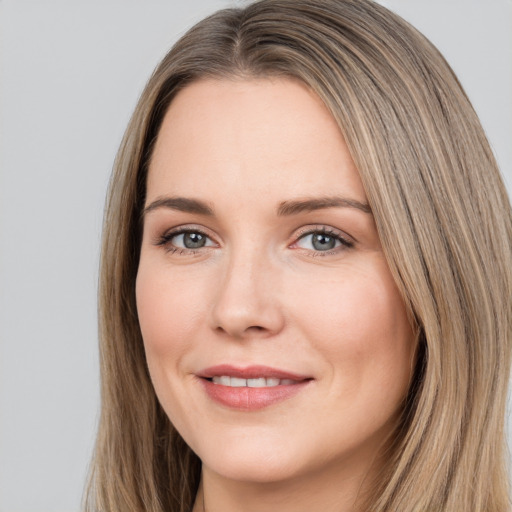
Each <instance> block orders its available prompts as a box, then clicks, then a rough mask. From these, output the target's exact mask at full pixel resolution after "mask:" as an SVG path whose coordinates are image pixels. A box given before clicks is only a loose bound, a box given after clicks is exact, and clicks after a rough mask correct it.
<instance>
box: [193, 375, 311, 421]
mask: <svg viewBox="0 0 512 512" xmlns="http://www.w3.org/2000/svg"><path fill="white" fill-rule="evenodd" d="M197 376H198V377H199V381H200V382H201V384H202V387H203V390H204V391H205V393H206V396H207V397H208V398H209V399H210V400H211V401H212V402H214V403H216V404H217V405H221V406H224V407H227V408H229V409H233V410H238V411H243V412H249V411H257V410H259V409H263V408H266V407H269V406H271V405H274V404H278V403H280V402H284V401H286V400H288V399H290V398H292V397H294V396H296V395H297V394H299V393H300V392H301V391H302V390H305V389H306V388H307V387H308V385H309V384H310V383H311V382H312V381H314V379H313V378H312V377H309V376H304V375H298V374H295V373H290V372H288V371H284V370H279V369H275V368H270V367H267V366H250V367H245V368H241V367H237V366H231V365H219V366H213V367H210V368H207V369H205V370H203V371H202V372H200V373H199V374H198V375H197Z"/></svg>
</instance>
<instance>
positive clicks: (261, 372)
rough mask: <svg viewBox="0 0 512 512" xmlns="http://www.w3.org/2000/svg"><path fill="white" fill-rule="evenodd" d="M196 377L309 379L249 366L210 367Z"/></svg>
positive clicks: (282, 371) (287, 372)
mask: <svg viewBox="0 0 512 512" xmlns="http://www.w3.org/2000/svg"><path fill="white" fill-rule="evenodd" d="M197 375H198V377H202V378H204V379H211V378H212V377H220V376H223V375H228V376H230V377H238V378H239V379H257V378H261V377H264V378H266V379H290V380H295V381H298V382H300V381H303V380H309V379H311V377H310V376H307V375H300V374H297V373H292V372H289V371H286V370H280V369H278V368H271V367H269V366H262V365H251V366H245V367H241V366H233V365H230V364H219V365H216V366H210V367H209V368H205V369H204V370H201V371H200V372H199V373H198V374H197Z"/></svg>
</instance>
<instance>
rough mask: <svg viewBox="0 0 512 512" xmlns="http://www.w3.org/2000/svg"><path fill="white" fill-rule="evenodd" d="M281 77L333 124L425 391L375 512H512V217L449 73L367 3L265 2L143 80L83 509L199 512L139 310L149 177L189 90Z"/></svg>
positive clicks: (107, 241) (404, 425) (419, 393)
mask: <svg viewBox="0 0 512 512" xmlns="http://www.w3.org/2000/svg"><path fill="white" fill-rule="evenodd" d="M270 76H283V77H292V78H294V79H298V80H300V81H302V82H303V83H305V84H306V85H307V86H309V87H310V88H311V89H312V90H313V91H315V92H316V93H317V94H318V96H319V97H320V98H321V99H322V100H323V101H324V103H325V104H326V105H327V107H328V108H329V109H330V112H331V113H332V115H333V117H334V118H335V119H336V121H337V122H338V124H339V127H340V129H341V131H342V133H343V135H344V137H345V141H346V143H347V145H348V147H349V149H350V151H351V154H352V157H353V159H354V161H355V163H356V165H357V168H358V170H359V173H360V176H361V179H362V181H363V184H364V187H365V190H366V193H367V197H368V201H369V203H370V205H371V208H372V211H373V214H374V217H375V221H376V224H377V228H378V232H379V235H380V238H381V242H382V246H383V248H384V251H385V254H386V257H387V260H388V263H389V266H390V268H391V271H392V273H393V275H394V278H395V280H396V283H397V285H398V287H399V289H400V291H401V293H402V295H403V297H404V300H405V303H406V305H407V308H408V310H409V312H410V315H411V318H413V319H414V322H415V324H416V325H417V328H418V337H419V338H418V339H419V351H418V360H417V366H416V370H415V374H414V379H413V382H412V385H411V389H410V391H409V394H408V396H407V399H406V402H405V404H404V408H403V413H402V418H401V421H400V424H399V426H398V428H397V431H396V436H395V442H394V444H393V446H392V450H391V453H390V454H389V457H388V459H387V460H388V463H387V465H386V468H385V471H384V472H383V473H382V474H381V478H380V480H379V483H378V485H376V486H375V488H374V489H373V492H372V494H371V496H369V497H368V503H367V508H366V509H365V510H367V511H372V512H441V511H447V512H505V511H508V510H509V505H510V503H509V495H508V476H507V471H506V449H505V435H504V415H505V405H506V397H507V386H508V380H509V372H510V355H511V338H512V328H511V326H512V310H511V298H512V217H511V210H510V204H509V200H508V197H507V193H506V191H505V188H504V186H503V183H502V180H501V178H500V175H499V172H498V169H497V166H496V163H495V160H494V157H493V155H492V152H491V150H490V148H489V144H488V142H487V140H486V137H485V135H484V133H483V130H482V128H481V126H480V123H479V121H478V119H477V116H476V114H475V113H474V111H473V109H472V107H471V105H470V103H469V101H468V99H467V97H466V95H465V94H464V92H463V90H462V88H461V86H460V84H459V82H458V81H457V78H456V77H455V76H454V74H453V72H452V71H451V69H450V67H449V66H448V64H447V63H446V62H445V60H444V59H443V57H442V56H441V55H440V54H439V52H438V51H437V50H436V49H435V48H434V47H433V46H432V44H431V43H429V42H428V41H427V40H426V39H425V38H424V37H423V36H422V35H421V34H420V33H418V32H417V31H416V30H415V29H414V28H412V27H411V26H410V25H408V24H407V23H406V22H404V21H403V20H402V19H401V18H399V17H398V16H396V15H394V14H393V13H391V12H389V11H388V10H386V9H385V8H383V7H381V6H379V5H377V4H375V3H373V2H372V1H370V0H262V1H259V2H256V3H254V4H251V5H248V6H247V7H245V8H242V9H227V10H223V11H219V12H218V13H216V14H214V15H212V16H210V17H209V18H207V19H205V20H203V21H202V22H200V23H199V24H197V25H196V26H195V27H193V28H192V29H191V30H190V31H189V32H188V33H187V34H185V36H184V37H182V38H181V39H180V40H179V41H178V43H177V44H176V45H175V46H174V47H173V48H172V50H171V51H170V52H169V54H168V55H167V56H166V57H165V58H164V60H163V61H162V62H161V63H160V65H159V66H158V67H157V69H156V71H155V72H154V74H153V76H152V77H151V79H150V80H149V82H148V84H147V86H146V88H145V90H144V92H143V94H142V96H141V98H140V101H139V103H138V105H137V107H136V110H135V112H134V114H133V117H132V119H131V121H130V124H129V126H128V128H127V131H126V134H125V137H124V140H123V142H122V145H121V148H120V150H119V153H118V156H117V159H116V162H115V167H114V172H113V176H112V180H111V184H110V189H109V196H108V202H107V207H106V213H105V224H104V235H103V236H104V237H103V248H102V260H101V277H100V292H99V300H100V302H99V313H100V351H101V376H102V410H101V419H100V425H99V431H98V437H97V443H96V449H95V454H94V458H93V462H92V469H91V478H90V483H89V487H88V491H87V495H86V509H87V510H90V511H93V510H100V511H102V512H107V511H108V512H143V511H144V512H164V511H165V512H185V511H187V512H189V511H190V510H191V508H192V505H193V502H194V497H195V493H196V491H197V486H198V483H199V476H200V461H199V459H198V458H197V456H196V455H195V454H194V453H192V452H191V450H190V449H189V448H188V446H187V445H186V444H185V443H184V441H183V440H182V438H181V437H180V435H179V434H178V433H177V432H176V430H175V429H174V427H173V426H172V424H171V423H170V422H169V420H168V418H167V417H166V415H165V413H164V412H163V410H162V408H161V407H160V405H159V403H158V401H157V398H156V396H155V393H154V391H153V387H152V385H151V381H150V378H149V374H148V370H147V367H146V362H145V356H144V348H143V343H142V338H141V333H140V328H139V325H138V320H137V310H136V305H135V278H136V274H137V267H138V255H139V250H140V243H141V224H140V213H141V209H142V208H143V205H144V199H145V183H146V174H147V164H148V160H149V157H150V155H151V151H152V147H153V144H154V141H155V139H156V136H157V134H158V130H159V127H160V124H161V122H162V119H163V116H164V114H165V112H166V110H167V108H168V106H169V104H170V102H171V101H172V99H173V97H174V96H175V95H176V93H177V92H178V91H179V90H180V89H182V88H184V87H186V86H187V85H188V84H190V83H191V82H193V81H196V80H200V79H202V78H206V77H217V78H230V77H242V78H243V77H247V78H251V77H270Z"/></svg>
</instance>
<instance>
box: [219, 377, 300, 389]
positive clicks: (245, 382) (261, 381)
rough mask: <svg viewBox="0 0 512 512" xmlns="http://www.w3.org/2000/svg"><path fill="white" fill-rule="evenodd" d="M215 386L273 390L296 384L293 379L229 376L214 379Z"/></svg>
mask: <svg viewBox="0 0 512 512" xmlns="http://www.w3.org/2000/svg"><path fill="white" fill-rule="evenodd" d="M212 382H213V383H214V384H220V385H221V386H229V387H232V388H243V387H249V388H273V387H275V386H279V385H281V386H290V385H292V384H295V381H294V380H291V379H275V378H268V379H266V378H265V377H258V378H256V379H240V378H239V377H230V376H229V375H221V376H215V377H212Z"/></svg>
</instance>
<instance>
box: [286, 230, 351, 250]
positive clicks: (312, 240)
mask: <svg viewBox="0 0 512 512" xmlns="http://www.w3.org/2000/svg"><path fill="white" fill-rule="evenodd" d="M342 244H344V245H348V243H346V242H344V241H343V240H342V239H341V237H339V236H337V235H333V234H331V233H324V232H322V231H315V232H313V233H307V234H305V235H302V236H301V237H300V238H299V239H298V240H297V242H296V245H297V247H300V248H301V249H308V250H313V251H331V250H332V249H336V248H337V247H339V246H341V245H342Z"/></svg>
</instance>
